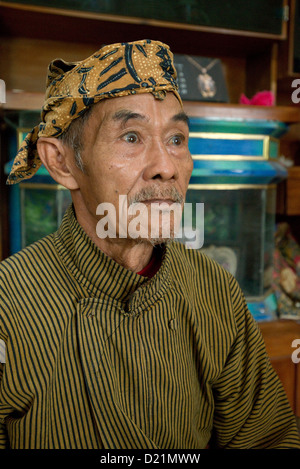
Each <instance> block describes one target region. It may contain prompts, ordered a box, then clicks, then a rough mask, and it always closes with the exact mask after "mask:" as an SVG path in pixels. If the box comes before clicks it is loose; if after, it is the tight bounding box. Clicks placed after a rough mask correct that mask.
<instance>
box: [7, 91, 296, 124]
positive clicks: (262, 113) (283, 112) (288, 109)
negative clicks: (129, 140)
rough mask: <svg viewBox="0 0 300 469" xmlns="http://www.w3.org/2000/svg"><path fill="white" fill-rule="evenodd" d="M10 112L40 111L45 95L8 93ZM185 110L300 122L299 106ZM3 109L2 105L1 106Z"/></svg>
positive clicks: (197, 105)
mask: <svg viewBox="0 0 300 469" xmlns="http://www.w3.org/2000/svg"><path fill="white" fill-rule="evenodd" d="M6 99H7V102H6V104H4V105H2V107H3V109H5V110H8V111H14V110H20V111H22V110H25V111H34V110H40V109H41V107H42V105H43V102H44V94H43V93H28V92H25V91H17V92H15V91H7V93H6ZM183 104H184V110H185V112H186V113H187V114H188V115H189V116H190V117H211V118H218V119H228V118H229V119H258V120H259V119H261V120H275V121H280V122H285V123H287V124H293V123H298V122H300V107H297V106H247V105H242V104H227V103H226V104H224V103H205V102H194V101H184V103H183ZM0 108H1V105H0Z"/></svg>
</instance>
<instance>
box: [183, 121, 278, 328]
mask: <svg viewBox="0 0 300 469" xmlns="http://www.w3.org/2000/svg"><path fill="white" fill-rule="evenodd" d="M286 130H287V126H286V125H285V124H282V123H280V122H275V121H254V120H245V121H241V120H237V121H234V120H232V119H227V120H226V119H225V120H223V121H222V120H214V119H209V118H206V119H198V118H192V119H190V150H191V153H192V156H193V160H194V169H193V173H192V177H191V180H190V185H189V189H188V192H187V198H186V202H187V203H192V204H193V207H195V205H196V204H197V203H200V204H204V216H203V227H202V231H203V234H202V236H200V237H199V239H201V240H202V241H201V245H199V246H196V248H198V249H200V250H201V251H202V252H204V253H205V254H207V255H208V256H210V257H211V258H213V259H214V260H216V261H217V262H219V263H220V264H221V265H223V267H225V268H226V269H227V270H228V271H230V272H231V273H232V274H233V275H234V276H235V277H236V279H237V280H238V282H239V284H240V286H241V288H242V290H243V292H244V294H245V296H246V300H247V303H248V306H249V309H250V311H251V312H252V313H253V315H254V316H255V318H256V319H257V320H268V319H273V318H274V316H275V315H276V299H275V295H274V294H273V292H272V275H273V259H274V249H275V236H274V235H275V229H276V225H275V214H276V190H277V183H278V182H280V181H281V180H283V179H284V178H285V177H286V175H287V173H286V170H285V169H284V167H283V166H282V165H281V164H279V163H278V160H277V158H278V151H279V138H280V136H281V135H283V134H284V133H285V132H286ZM184 215H185V213H184ZM195 216H196V209H193V211H192V217H191V216H190V219H189V220H186V219H184V225H185V226H186V224H187V225H190V231H194V232H196V228H197V229H198V230H199V224H197V223H196V220H195ZM183 242H186V240H184V241H183Z"/></svg>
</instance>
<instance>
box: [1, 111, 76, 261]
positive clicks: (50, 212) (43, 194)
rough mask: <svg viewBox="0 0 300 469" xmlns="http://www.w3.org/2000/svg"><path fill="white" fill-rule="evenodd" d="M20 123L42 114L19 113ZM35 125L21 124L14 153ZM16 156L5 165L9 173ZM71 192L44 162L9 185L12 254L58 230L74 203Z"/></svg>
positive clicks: (11, 143)
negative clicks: (30, 176) (37, 168)
mask: <svg viewBox="0 0 300 469" xmlns="http://www.w3.org/2000/svg"><path fill="white" fill-rule="evenodd" d="M14 119H15V120H16V122H17V123H19V124H22V123H26V124H27V125H29V124H31V125H32V126H33V125H34V124H35V122H37V121H38V119H39V115H38V113H34V112H31V113H27V114H26V113H19V114H18V116H14ZM30 129H31V127H23V126H20V127H17V129H16V131H15V132H13V133H14V134H15V135H14V138H12V139H11V142H10V154H11V155H15V154H16V151H17V148H19V147H20V145H21V143H22V142H23V140H24V138H25V137H26V135H27V133H28V132H29V131H30ZM12 163H13V159H11V160H10V161H9V162H8V163H7V164H6V165H5V173H6V174H9V172H10V169H11V166H12ZM71 201H72V200H71V195H70V192H69V191H68V190H67V189H65V188H64V187H63V186H61V185H59V184H57V183H56V182H55V181H54V180H53V179H52V177H51V176H50V174H49V173H48V171H47V170H46V168H45V167H44V166H43V165H42V166H41V167H40V169H39V170H38V171H37V173H36V174H35V175H34V176H33V177H32V178H31V179H29V180H26V181H24V182H22V183H19V184H15V185H12V186H10V188H9V232H10V237H9V244H10V246H9V248H10V254H14V253H16V252H18V251H19V250H20V249H22V248H24V247H26V246H28V245H29V244H31V243H33V242H35V241H37V240H39V239H41V238H43V237H44V236H47V235H48V234H50V233H53V232H54V231H56V230H57V229H58V227H59V225H60V223H61V220H62V218H63V215H64V212H65V210H66V208H67V207H68V206H69V204H70V203H71Z"/></svg>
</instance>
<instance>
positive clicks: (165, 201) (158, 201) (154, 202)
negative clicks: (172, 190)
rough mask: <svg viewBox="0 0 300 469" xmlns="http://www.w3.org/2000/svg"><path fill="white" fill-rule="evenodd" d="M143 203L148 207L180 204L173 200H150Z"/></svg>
mask: <svg viewBox="0 0 300 469" xmlns="http://www.w3.org/2000/svg"><path fill="white" fill-rule="evenodd" d="M142 203H143V204H146V205H151V204H168V205H172V204H175V203H179V202H176V201H175V200H172V199H150V200H143V201H142Z"/></svg>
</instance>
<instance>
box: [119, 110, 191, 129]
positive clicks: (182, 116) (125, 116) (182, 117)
mask: <svg viewBox="0 0 300 469" xmlns="http://www.w3.org/2000/svg"><path fill="white" fill-rule="evenodd" d="M112 119H113V120H114V121H122V125H125V124H126V123H127V121H128V120H130V119H140V120H148V119H147V117H146V116H144V115H143V114H139V113H138V112H133V111H131V110H129V109H120V110H119V111H117V112H115V113H114V114H113V116H112ZM171 121H173V122H184V123H185V124H187V125H188V126H189V123H190V119H189V117H188V115H187V114H186V113H185V112H184V111H181V112H178V113H177V114H175V115H174V116H173V117H172V118H171Z"/></svg>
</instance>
